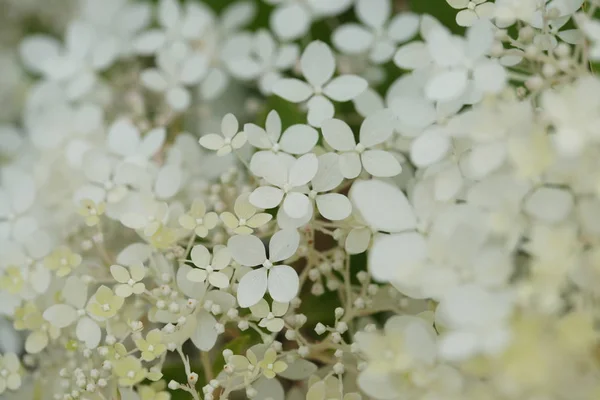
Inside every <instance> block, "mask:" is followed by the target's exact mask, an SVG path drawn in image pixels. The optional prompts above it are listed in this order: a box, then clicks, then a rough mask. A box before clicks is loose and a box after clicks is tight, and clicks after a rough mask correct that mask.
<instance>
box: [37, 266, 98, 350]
mask: <svg viewBox="0 0 600 400" xmlns="http://www.w3.org/2000/svg"><path fill="white" fill-rule="evenodd" d="M62 297H63V298H64V300H65V302H66V303H64V304H55V305H53V306H50V307H49V308H47V309H46V311H44V319H45V320H46V321H48V322H50V323H51V324H52V325H53V326H54V327H56V328H59V329H63V328H66V327H68V326H70V325H72V324H74V323H75V322H77V324H76V327H75V335H76V336H77V338H78V339H79V340H81V341H82V342H84V343H85V345H86V346H87V348H89V349H95V348H96V347H98V344H100V339H101V337H102V331H101V330H100V326H99V325H98V323H97V322H96V321H95V318H96V317H97V316H96V315H95V314H94V313H93V311H91V310H87V311H86V302H87V301H88V287H87V285H86V284H85V283H84V282H82V280H81V279H80V278H79V277H76V276H70V277H69V278H67V281H66V282H65V285H64V289H63V291H62ZM88 313H89V316H88Z"/></svg>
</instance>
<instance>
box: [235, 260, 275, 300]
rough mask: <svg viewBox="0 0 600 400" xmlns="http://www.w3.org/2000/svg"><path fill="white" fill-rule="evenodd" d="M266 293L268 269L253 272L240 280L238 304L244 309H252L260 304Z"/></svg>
mask: <svg viewBox="0 0 600 400" xmlns="http://www.w3.org/2000/svg"><path fill="white" fill-rule="evenodd" d="M273 269H274V268H273ZM271 273H272V272H271ZM266 292H267V269H266V268H259V269H256V270H252V271H250V272H248V273H247V274H246V275H244V276H242V279H240V283H239V285H238V290H237V301H238V304H239V305H240V307H244V308H247V307H251V306H253V305H255V304H256V303H258V302H259V301H260V299H262V298H263V296H264V295H265V293H266Z"/></svg>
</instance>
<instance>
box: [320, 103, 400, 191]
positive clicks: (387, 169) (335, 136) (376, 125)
mask: <svg viewBox="0 0 600 400" xmlns="http://www.w3.org/2000/svg"><path fill="white" fill-rule="evenodd" d="M322 128H323V136H324V138H325V141H326V142H327V144H329V145H330V146H331V147H333V149H334V150H337V151H338V152H339V154H340V159H339V161H340V162H339V166H340V170H341V172H342V174H343V175H344V177H345V178H348V179H354V178H356V177H357V176H358V175H359V174H360V173H361V171H362V169H363V168H364V169H365V171H367V172H368V173H370V174H371V175H374V176H379V177H390V176H395V175H398V174H399V173H400V172H401V171H402V167H401V166H400V163H399V162H398V160H397V159H396V158H395V157H394V156H393V155H392V154H391V153H389V152H387V151H385V150H379V149H377V148H376V146H378V145H380V144H382V143H383V142H385V141H386V140H387V139H389V138H390V136H392V133H393V132H394V127H393V122H392V115H391V112H390V111H389V110H381V111H378V112H376V113H373V114H371V115H369V116H368V117H367V118H366V119H365V120H364V121H363V123H362V125H361V127H360V133H359V142H358V143H356V140H355V139H354V134H353V133H352V130H351V129H350V127H349V126H348V124H346V123H345V122H344V121H342V120H339V119H328V120H325V121H323V127H322Z"/></svg>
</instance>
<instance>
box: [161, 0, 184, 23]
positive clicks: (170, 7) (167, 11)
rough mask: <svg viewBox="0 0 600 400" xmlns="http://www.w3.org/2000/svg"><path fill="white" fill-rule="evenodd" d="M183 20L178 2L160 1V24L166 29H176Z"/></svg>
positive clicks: (171, 0)
mask: <svg viewBox="0 0 600 400" xmlns="http://www.w3.org/2000/svg"><path fill="white" fill-rule="evenodd" d="M180 19H181V10H180V8H179V4H178V3H177V1H176V0H160V2H159V3H158V22H159V23H160V24H161V25H162V26H164V27H165V28H174V27H175V26H176V25H177V24H178V23H180Z"/></svg>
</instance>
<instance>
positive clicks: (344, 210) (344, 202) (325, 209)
mask: <svg viewBox="0 0 600 400" xmlns="http://www.w3.org/2000/svg"><path fill="white" fill-rule="evenodd" d="M316 201H317V208H318V209H319V212H320V213H321V215H322V216H324V217H325V218H327V219H329V220H331V221H340V220H342V219H345V218H347V217H348V216H349V215H350V213H351V212H352V204H351V203H350V200H348V198H347V197H346V196H344V195H343V194H339V193H328V194H322V195H319V196H317V198H316Z"/></svg>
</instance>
